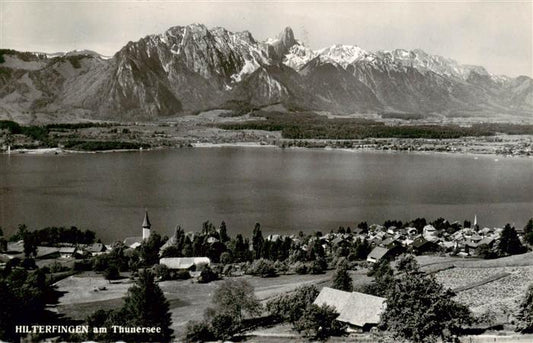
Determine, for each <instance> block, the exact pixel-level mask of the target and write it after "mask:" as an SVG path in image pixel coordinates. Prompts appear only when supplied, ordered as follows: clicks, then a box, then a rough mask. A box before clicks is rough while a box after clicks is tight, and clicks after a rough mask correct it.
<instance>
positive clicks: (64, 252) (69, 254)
mask: <svg viewBox="0 0 533 343" xmlns="http://www.w3.org/2000/svg"><path fill="white" fill-rule="evenodd" d="M77 251H78V249H77V248H76V247H61V248H59V256H60V257H61V258H73V257H74V256H75V255H76V252H77Z"/></svg>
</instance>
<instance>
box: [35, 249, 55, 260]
mask: <svg viewBox="0 0 533 343" xmlns="http://www.w3.org/2000/svg"><path fill="white" fill-rule="evenodd" d="M58 257H59V249H58V248H53V247H42V246H38V247H37V255H36V256H35V258H36V259H40V260H46V259H53V258H58Z"/></svg>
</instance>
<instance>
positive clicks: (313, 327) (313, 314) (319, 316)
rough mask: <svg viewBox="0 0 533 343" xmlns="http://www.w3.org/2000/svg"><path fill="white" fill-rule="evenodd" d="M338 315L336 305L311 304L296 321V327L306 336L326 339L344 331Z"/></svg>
mask: <svg viewBox="0 0 533 343" xmlns="http://www.w3.org/2000/svg"><path fill="white" fill-rule="evenodd" d="M338 316H339V314H338V313H337V311H336V310H335V308H334V307H331V306H328V305H326V304H324V305H322V306H318V305H315V304H311V305H309V306H308V307H307V308H306V309H305V311H304V313H303V315H302V316H301V317H300V318H299V319H298V320H297V321H296V322H295V324H294V327H295V329H296V330H297V331H298V332H303V334H304V336H305V337H308V338H311V339H319V340H326V339H327V338H329V337H330V336H333V335H339V334H341V333H342V332H343V330H342V329H343V328H342V325H341V324H340V323H339V322H337V321H336V319H337V317H338Z"/></svg>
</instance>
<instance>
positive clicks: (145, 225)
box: [143, 210, 152, 240]
mask: <svg viewBox="0 0 533 343" xmlns="http://www.w3.org/2000/svg"><path fill="white" fill-rule="evenodd" d="M151 228H152V225H151V224H150V219H148V210H146V211H145V212H144V220H143V240H145V239H148V238H150V233H151V232H152V230H151Z"/></svg>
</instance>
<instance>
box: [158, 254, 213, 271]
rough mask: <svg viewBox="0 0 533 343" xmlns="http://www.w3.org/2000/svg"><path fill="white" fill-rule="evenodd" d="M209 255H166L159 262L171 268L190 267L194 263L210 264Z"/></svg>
mask: <svg viewBox="0 0 533 343" xmlns="http://www.w3.org/2000/svg"><path fill="white" fill-rule="evenodd" d="M210 263H211V260H210V259H209V257H164V258H162V259H160V260H159V264H164V265H166V266H167V267H168V268H170V269H189V268H191V267H192V266H194V265H199V264H210Z"/></svg>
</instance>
